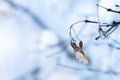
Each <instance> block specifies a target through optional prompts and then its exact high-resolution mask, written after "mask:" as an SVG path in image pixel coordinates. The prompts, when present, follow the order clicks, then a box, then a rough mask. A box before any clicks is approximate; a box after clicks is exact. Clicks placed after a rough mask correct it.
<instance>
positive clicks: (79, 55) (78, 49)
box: [71, 41, 88, 64]
mask: <svg viewBox="0 0 120 80" xmlns="http://www.w3.org/2000/svg"><path fill="white" fill-rule="evenodd" d="M71 46H72V48H73V49H74V54H75V57H76V59H77V60H78V61H80V62H81V61H83V63H85V64H88V59H87V57H86V56H85V53H84V52H83V42H82V41H80V42H79V46H77V45H76V43H74V42H72V41H71Z"/></svg>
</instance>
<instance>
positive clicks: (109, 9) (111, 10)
mask: <svg viewBox="0 0 120 80" xmlns="http://www.w3.org/2000/svg"><path fill="white" fill-rule="evenodd" d="M97 6H99V7H102V8H104V9H106V10H107V11H109V12H114V13H118V14H120V11H115V10H113V9H111V8H106V7H103V6H101V5H99V4H97Z"/></svg>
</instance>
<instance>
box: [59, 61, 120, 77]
mask: <svg viewBox="0 0 120 80" xmlns="http://www.w3.org/2000/svg"><path fill="white" fill-rule="evenodd" d="M58 66H61V67H64V68H67V69H71V70H75V71H89V72H97V73H103V74H109V75H110V74H112V75H115V76H116V75H120V72H117V71H113V70H107V71H103V70H100V69H94V68H77V67H72V66H69V65H65V64H60V63H59V64H58Z"/></svg>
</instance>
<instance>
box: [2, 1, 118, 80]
mask: <svg viewBox="0 0 120 80" xmlns="http://www.w3.org/2000/svg"><path fill="white" fill-rule="evenodd" d="M97 3H99V4H100V5H102V6H104V7H107V8H111V9H114V10H117V11H119V10H120V7H115V5H119V6H120V1H119V0H101V1H100V2H99V1H98V0H1V1H0V80H120V63H119V60H120V37H119V33H120V31H119V27H118V29H116V31H115V32H114V33H112V34H111V36H110V38H108V39H104V40H103V39H99V40H95V37H97V36H98V35H99V34H98V25H96V24H85V23H83V24H80V25H79V26H77V28H76V29H77V30H78V32H79V37H80V39H81V40H83V42H84V51H85V53H86V56H87V57H88V59H89V64H88V65H85V64H83V63H79V62H78V61H77V60H76V59H75V57H74V54H73V50H72V48H71V46H70V45H69V43H70V38H69V29H70V25H71V24H73V23H75V22H77V21H80V20H85V19H88V20H93V21H97V20H98V19H97V6H96V4H97ZM98 9H99V10H98V14H99V17H100V21H101V22H103V23H104V22H105V23H112V21H113V20H114V21H118V22H119V21H120V14H116V13H112V12H107V11H106V10H105V9H103V8H100V7H99V8H98Z"/></svg>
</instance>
